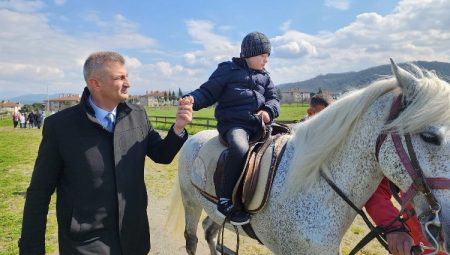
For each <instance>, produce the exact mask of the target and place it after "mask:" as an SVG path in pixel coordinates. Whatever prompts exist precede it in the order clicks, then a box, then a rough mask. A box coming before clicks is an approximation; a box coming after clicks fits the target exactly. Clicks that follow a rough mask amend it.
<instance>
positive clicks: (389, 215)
mask: <svg viewBox="0 0 450 255" xmlns="http://www.w3.org/2000/svg"><path fill="white" fill-rule="evenodd" d="M391 197H392V194H391V189H390V188H389V182H388V180H387V179H386V178H383V180H382V181H381V183H380V185H379V186H378V188H377V190H376V191H375V192H374V193H373V195H372V197H370V199H369V201H367V203H366V205H365V207H366V211H367V213H368V214H369V216H370V217H371V218H372V220H373V221H374V222H375V224H376V225H377V226H382V227H386V226H387V225H389V224H390V223H391V222H392V221H393V220H394V219H395V218H397V216H398V213H399V210H398V209H397V208H396V207H395V206H394V205H393V204H392V201H391ZM400 227H402V223H401V222H400V221H398V220H397V221H395V222H394V223H393V224H392V225H391V226H390V227H389V228H390V229H396V228H400Z"/></svg>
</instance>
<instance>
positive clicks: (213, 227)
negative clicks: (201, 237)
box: [202, 217, 220, 254]
mask: <svg viewBox="0 0 450 255" xmlns="http://www.w3.org/2000/svg"><path fill="white" fill-rule="evenodd" d="M202 226H203V229H204V230H205V239H206V242H208V246H209V250H210V252H211V254H217V252H216V237H217V233H218V232H219V230H220V225H219V224H217V223H215V222H214V221H213V220H212V219H211V218H209V217H206V218H205V219H204V220H203V222H202Z"/></svg>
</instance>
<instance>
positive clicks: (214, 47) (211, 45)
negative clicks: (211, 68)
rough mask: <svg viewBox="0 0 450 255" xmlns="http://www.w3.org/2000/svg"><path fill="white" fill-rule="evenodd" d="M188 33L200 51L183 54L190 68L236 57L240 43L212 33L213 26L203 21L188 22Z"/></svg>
mask: <svg viewBox="0 0 450 255" xmlns="http://www.w3.org/2000/svg"><path fill="white" fill-rule="evenodd" d="M186 25H187V29H188V33H189V35H190V36H191V38H192V41H193V42H194V43H195V44H199V45H200V46H201V48H202V49H201V50H198V51H193V52H187V53H186V54H184V57H185V60H186V61H187V62H186V63H187V64H190V65H192V66H195V65H198V66H208V65H213V64H217V63H218V62H222V61H225V60H229V59H230V58H231V57H233V56H238V55H239V52H240V43H236V42H232V41H231V40H230V39H228V38H226V37H224V36H221V35H218V34H216V33H214V28H215V24H214V23H212V22H210V21H205V20H189V21H187V22H186Z"/></svg>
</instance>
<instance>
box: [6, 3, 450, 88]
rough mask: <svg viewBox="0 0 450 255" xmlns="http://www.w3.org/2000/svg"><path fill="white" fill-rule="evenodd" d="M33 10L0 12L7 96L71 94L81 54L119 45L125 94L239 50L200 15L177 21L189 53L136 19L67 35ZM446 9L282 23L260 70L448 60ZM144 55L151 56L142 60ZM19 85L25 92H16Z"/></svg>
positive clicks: (418, 6) (281, 77) (94, 18)
mask: <svg viewBox="0 0 450 255" xmlns="http://www.w3.org/2000/svg"><path fill="white" fill-rule="evenodd" d="M329 2H330V4H331V1H329ZM16 3H21V4H24V3H25V2H19V1H16ZM33 3H34V4H35V5H36V3H41V4H42V2H38V1H34V2H33ZM17 8H18V7H17ZM22 8H23V9H27V8H24V7H22ZM39 8H42V7H39ZM39 8H38V7H37V6H35V7H34V9H33V8H30V7H28V9H27V10H28V11H21V12H18V11H16V10H15V9H13V8H12V7H8V8H5V9H0V27H1V29H0V49H2V50H1V51H0V60H1V61H0V69H1V70H0V88H1V93H2V95H4V93H13V92H12V91H13V90H11V89H10V88H14V87H17V89H16V92H15V93H18V92H17V91H25V92H26V93H42V92H43V90H42V89H43V88H44V89H45V86H46V85H47V84H48V85H49V90H50V91H49V92H50V93H59V92H72V93H78V92H80V91H81V89H82V87H83V86H84V85H83V84H84V82H83V77H82V65H83V63H84V60H85V58H86V57H87V56H88V54H90V53H91V52H93V51H97V50H119V51H120V50H123V49H131V50H133V52H138V53H139V54H142V55H143V56H142V58H141V57H136V56H125V58H126V62H127V68H128V69H129V72H130V79H131V81H132V89H131V93H133V94H139V93H142V92H143V91H146V90H156V89H159V90H175V91H177V90H178V88H181V89H182V90H183V91H189V90H192V89H195V88H197V87H199V86H200V85H201V84H202V83H203V82H205V81H206V79H207V78H208V77H209V75H210V74H211V73H212V72H213V71H214V69H215V68H216V67H217V64H219V63H220V62H222V61H227V60H230V59H231V58H232V57H233V56H238V55H239V52H240V42H241V39H242V38H239V39H238V40H235V39H231V38H229V37H227V36H224V35H223V34H227V35H228V34H230V35H231V34H233V33H240V31H234V29H235V28H233V27H230V26H226V25H222V24H220V25H216V24H215V23H213V22H211V21H207V20H188V21H186V22H185V24H186V29H187V33H188V35H189V36H190V39H191V40H190V41H189V42H180V43H182V44H185V45H189V46H193V47H192V48H191V49H190V50H186V51H184V52H179V51H178V52H177V51H176V50H172V52H162V51H161V49H159V48H158V42H157V41H156V40H155V39H153V38H151V37H149V36H146V35H144V34H142V33H141V32H140V31H139V30H140V25H141V24H137V23H135V22H133V21H131V20H129V19H127V17H126V16H124V15H123V14H117V15H115V16H113V17H111V18H110V19H109V20H107V19H104V18H100V17H99V15H98V14H96V13H95V12H90V13H88V14H87V15H86V16H85V20H89V22H91V24H93V26H95V28H97V29H98V31H97V32H90V33H89V34H82V35H77V36H75V35H71V34H69V33H70V31H67V32H66V31H64V30H61V29H56V28H54V26H52V25H51V24H49V20H48V18H47V16H46V15H45V14H42V13H33V12H30V10H34V11H37V10H39ZM334 8H335V7H334ZM19 9H20V8H19ZM449 9H450V1H439V0H435V1H432V0H426V1H422V0H403V1H401V2H399V4H398V5H397V7H396V8H395V9H394V10H393V11H392V12H391V13H389V14H386V15H381V14H378V13H361V14H359V15H358V16H356V17H355V18H354V20H353V21H352V22H351V23H349V24H348V25H346V26H343V27H341V28H339V29H337V30H336V31H331V32H322V33H317V34H308V33H305V32H303V31H300V30H298V29H296V28H295V27H293V25H292V24H291V22H290V20H286V21H285V22H284V23H283V24H282V25H281V26H280V32H279V34H275V35H274V36H273V37H272V38H270V40H271V42H272V46H273V54H272V55H271V57H270V61H269V64H268V70H269V71H270V73H271V76H272V78H273V80H274V82H275V83H276V84H280V83H285V82H294V81H300V80H305V79H309V78H312V77H314V76H316V75H318V74H321V73H322V74H325V73H334V72H347V71H356V70H361V69H364V68H367V67H371V66H374V65H380V64H388V60H389V57H392V58H394V59H395V60H396V61H397V62H403V61H413V60H429V61H447V62H449V61H450V15H448V14H447V10H449ZM93 38H95V40H94V39H93ZM11 42H14V43H11ZM138 56H139V55H138ZM147 56H151V57H154V56H157V57H156V58H151V59H152V60H148V61H152V62H148V61H147V62H146V61H144V57H147ZM25 87H26V88H28V89H22V88H25Z"/></svg>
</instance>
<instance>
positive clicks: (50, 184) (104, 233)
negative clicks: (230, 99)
mask: <svg viewBox="0 0 450 255" xmlns="http://www.w3.org/2000/svg"><path fill="white" fill-rule="evenodd" d="M83 71H84V78H85V81H86V84H87V87H86V88H85V89H84V91H83V95H82V97H81V100H80V103H79V104H78V105H76V106H72V107H70V108H67V109H65V110H62V111H60V112H58V113H55V114H53V115H51V116H49V117H48V118H47V119H46V120H45V125H44V128H43V132H42V134H43V138H42V142H41V145H40V147H39V152H38V156H37V159H36V163H35V166H34V170H33V175H32V177H31V182H30V185H29V187H28V189H27V193H26V201H25V208H24V213H23V222H22V233H21V237H20V240H19V250H20V254H21V255H28V254H33V255H36V254H38V255H39V254H45V229H46V222H47V213H48V207H49V202H50V197H51V195H52V194H53V192H54V191H55V189H56V192H57V196H56V199H57V201H56V216H57V219H58V242H59V254H81V255H92V254H99V255H119V254H120V255H145V254H148V252H149V250H150V230H149V225H148V217H147V204H148V199H147V188H146V185H145V182H144V163H145V156H148V157H150V158H151V159H152V160H153V161H155V162H156V163H162V164H169V163H170V162H171V161H172V160H173V158H174V157H175V155H176V154H177V152H178V151H179V149H180V148H181V146H182V145H183V143H184V142H185V141H186V139H187V132H186V130H185V129H184V127H185V126H186V125H187V124H188V123H190V122H191V121H192V103H191V102H190V101H189V100H188V99H185V100H180V102H179V106H178V110H177V113H176V119H175V123H174V124H173V125H172V127H171V128H170V130H169V132H168V134H167V136H166V137H165V138H162V137H161V136H160V135H159V133H158V132H157V131H155V130H154V128H153V126H152V124H151V123H150V121H149V119H148V117H147V113H146V112H145V110H144V108H142V107H141V106H137V105H133V104H130V103H128V102H126V100H127V99H128V90H129V88H130V82H129V80H128V71H127V69H126V68H125V59H124V58H123V56H122V55H120V54H118V53H116V52H96V53H93V54H91V55H90V56H89V57H88V58H87V59H86V61H85V63H84V70H83Z"/></svg>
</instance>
